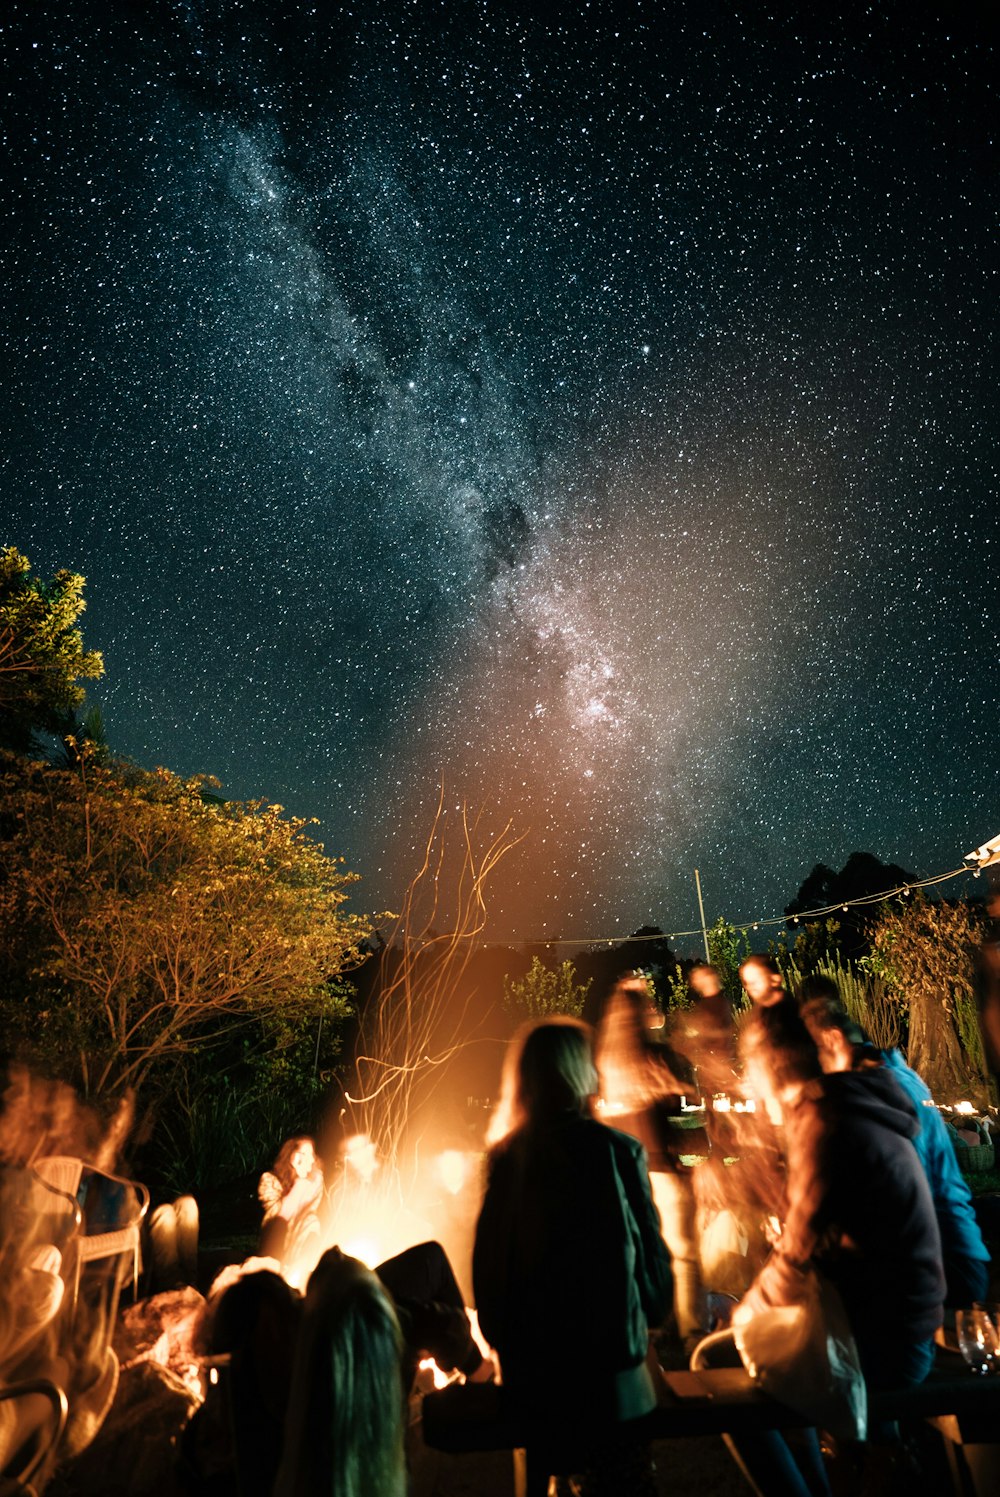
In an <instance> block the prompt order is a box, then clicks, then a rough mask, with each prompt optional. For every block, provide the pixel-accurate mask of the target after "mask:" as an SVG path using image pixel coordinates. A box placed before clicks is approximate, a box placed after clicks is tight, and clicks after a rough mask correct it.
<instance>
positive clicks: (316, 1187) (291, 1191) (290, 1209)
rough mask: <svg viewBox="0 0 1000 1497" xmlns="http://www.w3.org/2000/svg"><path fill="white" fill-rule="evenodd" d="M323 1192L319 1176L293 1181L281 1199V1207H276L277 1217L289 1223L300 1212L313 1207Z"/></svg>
mask: <svg viewBox="0 0 1000 1497" xmlns="http://www.w3.org/2000/svg"><path fill="white" fill-rule="evenodd" d="M322 1191H323V1179H322V1176H320V1175H318V1174H317V1175H307V1176H306V1177H305V1179H304V1180H303V1179H298V1180H293V1182H292V1184H291V1185H290V1186H289V1187H288V1189H287V1190H286V1192H285V1194H284V1196H283V1197H282V1201H281V1205H280V1206H279V1207H278V1213H277V1214H278V1215H279V1216H280V1217H283V1218H284V1220H285V1221H291V1220H292V1218H293V1217H296V1216H298V1214H299V1212H300V1211H305V1210H307V1209H308V1208H309V1207H310V1206H314V1205H315V1204H316V1202H317V1201H318V1200H319V1198H320V1195H321V1194H322Z"/></svg>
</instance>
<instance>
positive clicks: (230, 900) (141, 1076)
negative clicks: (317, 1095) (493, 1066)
mask: <svg viewBox="0 0 1000 1497" xmlns="http://www.w3.org/2000/svg"><path fill="white" fill-rule="evenodd" d="M211 783H213V782H211V781H207V780H206V779H204V778H195V779H191V780H183V779H180V778H178V777H177V776H176V775H173V774H170V773H169V772H168V771H166V770H157V771H156V772H155V773H154V774H147V773H145V772H143V771H140V770H137V769H134V768H131V767H126V766H122V765H116V766H113V767H109V766H107V765H105V764H102V763H100V762H95V761H94V760H93V759H92V758H91V757H90V756H89V755H88V754H87V752H86V750H84V751H83V752H82V754H81V758H80V760H79V763H78V766H77V768H76V769H71V770H60V769H53V768H51V767H49V766H46V765H42V764H38V763H31V762H29V761H27V760H24V759H18V758H15V757H13V756H10V755H8V756H6V758H5V772H4V774H3V776H2V778H0V962H2V963H3V965H4V969H5V971H6V972H7V973H8V982H7V984H6V985H5V988H4V991H3V994H2V995H0V1014H2V1017H3V1019H4V1020H5V1029H6V1033H7V1035H8V1036H9V1037H10V1036H15V1037H17V1038H18V1039H19V1040H20V1042H21V1044H22V1047H24V1048H26V1049H27V1050H28V1051H29V1052H30V1053H31V1054H32V1055H33V1056H34V1057H36V1058H37V1059H41V1060H42V1062H43V1063H45V1064H46V1066H47V1068H48V1070H49V1071H50V1073H55V1074H59V1075H62V1076H63V1077H64V1078H65V1079H67V1080H71V1081H73V1082H74V1083H75V1084H76V1085H77V1086H79V1087H80V1089H81V1090H82V1092H83V1093H84V1095H89V1096H108V1095H113V1094H116V1093H121V1092H123V1091H125V1090H128V1089H132V1088H143V1087H145V1088H147V1094H155V1093H156V1092H157V1091H158V1090H162V1089H163V1088H164V1087H165V1086H167V1085H168V1083H169V1081H170V1078H171V1075H172V1074H173V1073H174V1072H175V1070H176V1067H177V1066H178V1063H179V1062H181V1061H182V1060H184V1059H185V1058H186V1057H192V1056H202V1055H204V1054H205V1052H206V1051H207V1050H209V1049H210V1048H212V1047H214V1046H218V1045H219V1044H220V1043H222V1042H223V1041H225V1040H228V1039H231V1037H232V1035H233V1033H234V1032H235V1031H236V1030H238V1029H239V1028H240V1027H241V1026H246V1027H247V1028H248V1029H249V1028H251V1027H254V1026H255V1027H256V1029H257V1031H258V1033H262V1034H264V1035H265V1036H266V1037H267V1040H268V1043H269V1044H272V1045H273V1046H275V1047H276V1051H275V1053H276V1055H277V1056H279V1057H280V1055H281V1053H282V1050H283V1048H284V1049H287V1047H288V1046H289V1045H291V1044H292V1043H293V1041H294V1039H295V1037H296V1035H297V1034H298V1033H299V1031H300V1028H301V1024H302V1022H303V1021H304V1020H305V1019H307V1018H318V1017H319V1015H321V1014H326V1013H329V1014H330V1015H331V1017H333V1016H335V1015H337V1014H342V1013H343V1012H344V1000H343V997H342V995H340V994H338V993H337V992H336V991H335V990H334V989H332V988H331V986H330V984H331V980H332V979H334V978H335V977H336V976H337V974H339V973H341V972H342V971H344V970H345V969H346V968H349V967H351V966H352V965H356V964H357V963H358V962H359V961H360V960H361V953H360V951H359V947H360V943H361V942H362V941H363V940H364V939H365V938H366V937H367V936H368V934H369V933H370V929H371V927H370V923H369V921H368V920H367V919H366V918H364V917H362V916H358V915H350V914H347V913H345V911H344V909H343V905H344V903H345V901H346V900H347V897H348V895H347V889H348V887H349V886H350V885H351V883H353V882H354V880H355V878H356V875H354V874H351V873H347V872H345V871H343V870H342V867H341V865H340V860H335V859H331V858H328V857H326V855H325V854H324V852H323V849H322V847H321V846H320V845H319V844H318V843H317V842H314V841H313V840H312V839H311V838H310V836H309V835H308V832H307V826H308V823H307V822H305V821H302V820H300V819H298V818H294V817H288V816H285V815H284V814H283V813H282V808H281V807H280V806H273V805H266V804H264V803H262V802H252V803H248V804H238V803H235V802H224V803H219V802H214V803H213V802H210V801H208V800H206V799H205V793H204V792H205V791H206V787H207V785H209V784H211Z"/></svg>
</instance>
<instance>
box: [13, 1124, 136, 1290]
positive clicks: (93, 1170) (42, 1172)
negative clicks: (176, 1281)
mask: <svg viewBox="0 0 1000 1497" xmlns="http://www.w3.org/2000/svg"><path fill="white" fill-rule="evenodd" d="M33 1168H34V1170H35V1173H36V1174H37V1175H38V1176H39V1177H40V1178H41V1179H42V1180H44V1181H45V1182H46V1184H48V1185H51V1186H53V1187H54V1188H55V1189H56V1190H59V1191H62V1192H63V1193H64V1194H66V1195H68V1196H71V1197H72V1198H73V1199H74V1200H78V1199H79V1191H80V1181H81V1180H82V1178H83V1174H84V1171H86V1172H87V1174H88V1175H96V1176H98V1177H99V1178H100V1179H103V1180H112V1181H114V1183H115V1184H116V1185H124V1186H126V1187H127V1188H128V1189H129V1190H131V1191H133V1192H134V1194H135V1209H134V1210H133V1211H132V1212H130V1213H129V1214H128V1215H127V1216H126V1217H125V1219H124V1221H122V1222H120V1223H119V1225H117V1226H116V1227H115V1228H114V1229H113V1230H112V1231H110V1232H92V1233H88V1231H87V1220H86V1213H84V1216H83V1221H82V1224H81V1227H80V1231H79V1232H78V1233H77V1235H76V1236H75V1238H74V1239H73V1246H74V1249H75V1259H76V1267H75V1272H74V1276H73V1311H74V1312H75V1310H76V1301H77V1296H78V1294H79V1290H80V1271H81V1268H82V1266H83V1264H84V1263H92V1262H95V1261H97V1260H100V1259H102V1258H117V1257H119V1256H121V1255H122V1254H124V1253H131V1254H132V1297H133V1299H134V1298H136V1296H137V1294H138V1288H139V1264H140V1255H139V1229H140V1227H141V1225H142V1219H143V1217H144V1216H145V1215H146V1212H147V1211H148V1210H149V1191H148V1190H147V1189H146V1187H145V1185H142V1184H140V1183H139V1181H138V1180H126V1179H125V1178H124V1177H123V1176H121V1175H113V1174H111V1172H110V1171H109V1170H101V1169H98V1168H97V1167H96V1165H92V1164H87V1163H86V1162H85V1161H84V1160H82V1159H77V1158H75V1157H74V1156H72V1155H70V1154H50V1155H47V1156H46V1157H45V1158H44V1159H36V1160H35V1162H34V1166H33Z"/></svg>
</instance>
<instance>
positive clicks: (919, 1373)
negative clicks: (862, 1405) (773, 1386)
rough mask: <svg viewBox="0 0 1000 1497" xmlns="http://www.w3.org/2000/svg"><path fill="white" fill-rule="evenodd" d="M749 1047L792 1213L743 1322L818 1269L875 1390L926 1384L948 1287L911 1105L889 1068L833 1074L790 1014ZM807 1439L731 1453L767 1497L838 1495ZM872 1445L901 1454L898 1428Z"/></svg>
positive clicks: (743, 1309)
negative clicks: (776, 1133) (775, 1133)
mask: <svg viewBox="0 0 1000 1497" xmlns="http://www.w3.org/2000/svg"><path fill="white" fill-rule="evenodd" d="M740 1049H741V1052H742V1055H743V1060H744V1075H745V1080H746V1081H747V1082H748V1084H749V1085H750V1087H751V1089H752V1090H753V1092H754V1093H755V1094H756V1095H757V1097H759V1099H760V1100H761V1101H762V1102H763V1104H764V1106H765V1108H766V1109H767V1112H768V1116H769V1117H770V1119H771V1121H772V1122H773V1123H774V1124H775V1126H776V1127H777V1128H778V1129H780V1131H781V1135H782V1139H783V1146H784V1154H785V1161H786V1206H785V1212H784V1221H783V1225H782V1229H781V1232H780V1236H779V1237H778V1240H777V1241H776V1243H775V1246H774V1250H773V1252H772V1253H771V1256H770V1257H769V1258H768V1260H767V1262H766V1263H765V1264H764V1266H763V1267H762V1268H761V1270H760V1271H759V1273H758V1274H757V1276H756V1278H755V1279H754V1281H753V1283H752V1284H751V1286H750V1288H749V1289H748V1291H747V1293H746V1294H745V1295H744V1297H743V1299H742V1300H741V1301H740V1304H739V1305H738V1306H737V1307H736V1310H735V1311H734V1314H733V1319H734V1321H738V1320H739V1319H741V1318H749V1317H750V1316H752V1315H753V1314H754V1313H755V1312H756V1311H757V1310H761V1309H764V1308H766V1307H768V1306H780V1305H793V1304H797V1303H799V1302H800V1301H801V1299H802V1297H803V1290H804V1287H805V1282H806V1278H807V1275H808V1272H809V1270H810V1268H816V1269H818V1270H819V1271H820V1272H822V1273H823V1274H825V1275H826V1277H827V1278H828V1279H829V1280H830V1281H831V1282H832V1283H833V1285H834V1286H835V1288H836V1289H837V1290H838V1291H839V1293H840V1297H841V1299H842V1301H843V1305H844V1309H845V1311H846V1313H847V1318H848V1320H849V1322H850V1325H851V1329H852V1331H853V1332H854V1337H855V1340H856V1342H857V1347H858V1353H859V1357H860V1361H861V1368H862V1371H863V1373H864V1376H865V1382H866V1384H867V1386H868V1388H869V1389H873V1388H880V1387H903V1386H907V1385H916V1384H918V1383H920V1382H922V1381H923V1380H924V1378H925V1377H926V1376H927V1374H928V1372H929V1371H930V1369H931V1367H932V1365H933V1362H934V1333H935V1331H936V1330H937V1328H938V1327H939V1326H940V1325H941V1322H942V1318H943V1305H944V1295H945V1284H944V1272H943V1268H942V1261H941V1238H940V1234H939V1231H938V1226H937V1220H936V1217H935V1214H934V1205H933V1201H932V1200H931V1194H930V1188H929V1186H928V1183H927V1177H926V1175H925V1174H924V1171H923V1168H922V1167H921V1164H920V1161H919V1159H918V1158H917V1154H916V1151H915V1149H914V1147H913V1139H914V1137H915V1135H916V1133H917V1129H918V1123H917V1117H916V1111H915V1109H914V1107H913V1106H912V1104H911V1103H910V1102H909V1100H908V1099H907V1098H906V1097H905V1096H904V1095H903V1093H902V1092H901V1091H900V1089H899V1087H898V1086H897V1084H896V1082H895V1081H894V1080H893V1078H892V1076H891V1074H890V1073H889V1071H888V1070H887V1069H885V1068H884V1067H883V1068H880V1069H878V1070H875V1071H873V1072H871V1073H868V1074H864V1075H859V1074H857V1073H855V1072H850V1071H848V1072H840V1073H836V1074H829V1075H827V1074H824V1073H823V1071H822V1069H821V1066H820V1060H819V1055H818V1053H817V1050H816V1046H815V1044H814V1043H813V1041H812V1038H811V1037H810V1035H809V1032H808V1030H807V1029H806V1027H805V1025H804V1023H803V1021H802V1019H801V1017H800V1015H799V1014H798V1012H797V1009H796V1008H795V1007H793V1006H792V1005H791V1004H785V1003H782V1004H776V1005H773V1006H771V1007H765V1008H759V1009H758V1010H757V1011H756V1012H755V1013H754V1014H753V1015H752V1016H751V1017H750V1018H749V1019H748V1020H747V1022H746V1024H745V1025H744V1028H743V1033H742V1035H741V1043H740ZM722 1359H723V1360H724V1357H723V1358H722ZM809 1435H810V1437H809V1439H808V1440H807V1441H806V1442H805V1443H804V1445H803V1446H802V1447H801V1448H800V1449H799V1450H798V1451H797V1452H794V1453H793V1451H792V1450H791V1449H790V1447H789V1445H788V1443H787V1442H786V1441H785V1440H784V1438H783V1437H782V1436H781V1435H780V1434H779V1433H778V1432H777V1431H769V1432H767V1433H765V1434H759V1435H754V1436H740V1437H739V1438H738V1439H735V1440H733V1439H728V1440H727V1443H728V1444H729V1446H730V1449H731V1450H732V1452H733V1454H734V1455H735V1456H736V1459H737V1461H738V1462H739V1464H740V1465H741V1466H742V1468H743V1470H744V1471H745V1473H746V1474H747V1475H748V1476H749V1478H750V1480H751V1482H752V1483H753V1484H754V1485H755V1486H756V1487H757V1489H758V1490H759V1491H763V1492H767V1494H768V1497H810V1494H812V1497H815V1494H818V1493H824V1494H825V1493H828V1492H829V1490H830V1489H829V1483H828V1481H827V1478H826V1475H825V1471H824V1468H823V1466H822V1462H821V1460H820V1456H819V1447H818V1443H817V1441H816V1439H815V1432H809ZM869 1439H874V1440H876V1441H879V1442H882V1443H884V1444H890V1443H891V1442H892V1441H893V1440H894V1439H896V1440H898V1432H897V1431H896V1430H895V1427H894V1426H878V1427H872V1426H869Z"/></svg>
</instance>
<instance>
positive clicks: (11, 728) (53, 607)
mask: <svg viewBox="0 0 1000 1497" xmlns="http://www.w3.org/2000/svg"><path fill="white" fill-rule="evenodd" d="M83 586H84V579H83V577H81V576H79V575H78V574H77V573H75V572H69V571H66V570H65V569H61V570H60V571H58V572H57V573H56V574H55V576H54V577H53V579H52V581H51V582H45V581H43V580H42V579H41V578H39V577H32V575H31V563H30V562H29V561H28V558H27V557H26V556H22V555H21V553H20V551H18V550H17V549H16V548H15V547H14V546H7V547H6V548H5V549H4V550H2V551H0V745H2V746H4V747H6V748H11V749H15V750H17V751H19V752H23V751H24V750H26V749H27V748H28V747H29V746H30V743H31V737H32V733H33V732H35V731H41V732H47V733H59V734H61V733H62V732H63V731H64V730H65V725H66V722H67V719H68V718H69V716H70V715H71V714H72V713H73V712H74V710H75V709H76V708H77V707H79V706H80V704H81V703H82V701H83V697H84V691H83V687H81V686H80V685H78V684H77V683H78V682H79V681H81V680H96V679H97V678H98V677H99V676H101V675H103V673H104V663H103V661H102V659H101V656H100V654H99V653H98V651H97V650H85V649H84V647H83V637H82V635H81V633H80V630H79V629H78V628H77V621H78V620H79V617H80V615H81V614H82V613H83V610H84V608H85V607H86V606H87V605H86V603H85V602H84V599H83Z"/></svg>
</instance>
